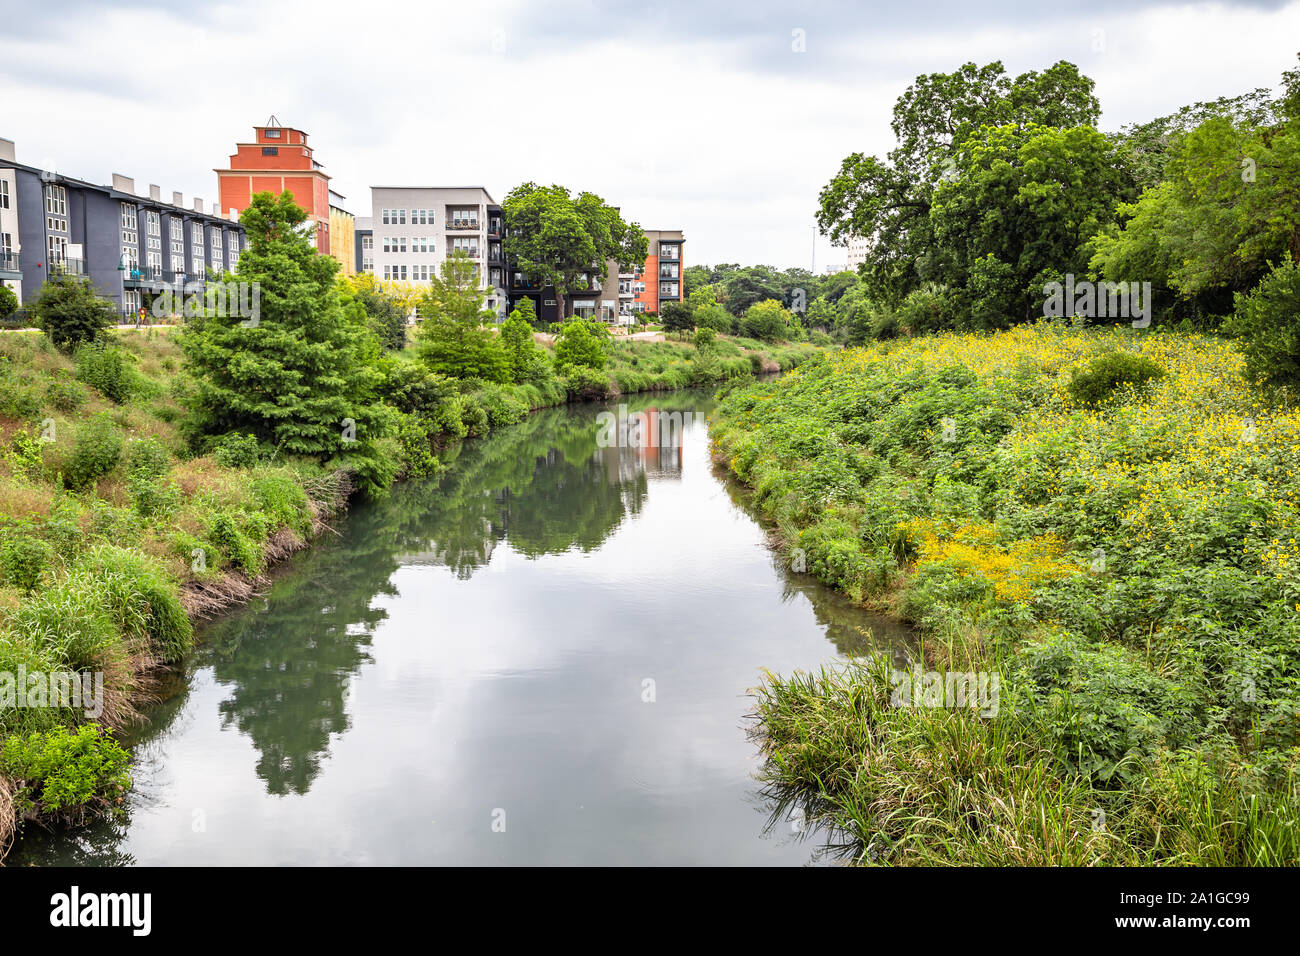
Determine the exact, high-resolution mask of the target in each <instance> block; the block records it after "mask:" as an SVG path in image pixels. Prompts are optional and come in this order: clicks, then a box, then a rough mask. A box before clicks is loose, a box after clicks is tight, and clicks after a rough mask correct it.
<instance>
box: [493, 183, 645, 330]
mask: <svg viewBox="0 0 1300 956" xmlns="http://www.w3.org/2000/svg"><path fill="white" fill-rule="evenodd" d="M501 208H502V211H503V212H504V215H505V226H506V238H505V242H504V243H503V245H504V251H505V254H506V256H507V257H508V258H509V259H510V260H511V261H513V262H514V263H515V267H516V268H517V269H518V270H519V271H520V272H523V273H524V274H525V275H527V276H528V277H529V278H530V279H532V280H533V281H535V282H538V283H541V284H542V285H551V286H554V287H555V291H556V295H557V296H558V298H559V301H560V315H561V316H565V315H567V309H568V305H567V303H566V297H567V296H569V295H571V294H572V293H574V292H581V291H586V290H588V289H591V288H594V286H595V284H596V283H598V282H599V281H600V280H601V279H602V278H603V277H604V275H605V272H606V264H607V262H608V261H609V260H611V259H612V260H615V261H616V262H618V264H619V265H620V266H621V267H622V268H625V269H631V268H633V267H634V266H638V265H641V264H643V263H644V262H645V259H646V251H647V240H646V237H645V233H644V232H642V231H641V227H640V226H638V225H637V224H636V223H634V222H633V223H629V222H625V221H624V219H623V217H622V216H621V215H619V211H618V209H617V208H616V207H614V206H611V205H609V204H608V203H606V202H605V200H603V199H601V198H600V197H599V196H597V195H596V194H595V193H590V192H583V193H579V194H578V195H577V196H573V195H571V194H570V193H569V190H568V189H565V188H564V187H563V186H538V185H537V184H536V183H524V184H523V185H521V186H516V187H515V188H514V189H512V190H511V191H510V194H509V195H508V196H506V200H505V202H504V203H503V204H502V207H501Z"/></svg>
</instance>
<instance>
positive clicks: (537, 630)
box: [7, 393, 906, 865]
mask: <svg viewBox="0 0 1300 956" xmlns="http://www.w3.org/2000/svg"><path fill="white" fill-rule="evenodd" d="M628 404H629V405H630V406H631V408H632V410H633V411H636V410H637V409H642V408H646V407H648V406H655V407H657V408H659V409H663V410H665V411H669V410H677V411H690V412H693V413H696V414H698V415H703V414H706V413H707V412H708V411H709V410H710V408H711V407H712V403H711V400H710V399H709V398H707V397H706V396H703V395H699V394H693V393H683V394H678V395H674V396H669V397H660V398H657V399H643V400H641V401H639V402H638V401H631V402H629V403H628ZM606 408H608V409H609V410H612V409H613V408H614V406H607V407H606V406H595V405H588V406H579V407H575V408H567V409H555V410H551V411H546V412H542V413H539V414H536V415H533V416H531V417H529V419H528V420H527V421H525V422H523V423H521V424H520V425H517V426H515V427H513V428H509V429H506V430H504V431H502V432H499V433H498V434H496V435H494V436H492V437H491V438H489V439H486V440H483V441H478V442H470V443H467V444H466V445H465V446H464V447H463V448H461V449H459V451H458V452H453V453H452V454H449V455H448V456H446V458H447V460H448V464H449V468H448V470H447V472H446V473H445V474H444V475H443V476H442V477H441V478H439V479H437V480H433V481H429V482H425V483H413V484H407V485H404V486H400V487H398V488H396V489H395V490H394V493H393V495H392V497H391V499H389V500H388V501H386V502H383V503H381V504H377V505H363V506H358V507H356V508H354V509H353V511H352V513H351V514H350V516H349V517H348V518H346V519H345V520H342V521H340V522H339V523H338V524H337V525H336V528H337V530H338V532H339V535H338V536H337V537H336V536H333V535H328V536H327V539H326V540H324V541H323V542H322V543H321V544H320V545H319V546H318V547H315V548H313V549H312V550H311V551H309V552H304V553H303V554H301V555H299V556H298V557H296V558H295V559H294V560H292V561H291V562H289V563H288V564H287V565H285V566H284V567H283V568H282V569H281V570H280V571H279V572H278V573H277V575H276V579H275V583H274V585H273V586H272V587H271V588H270V589H269V591H268V592H267V594H266V596H265V598H264V599H263V598H259V599H257V600H255V601H254V602H253V604H251V605H249V606H248V607H246V608H242V609H240V610H238V611H235V612H233V613H231V614H230V615H229V616H227V617H225V618H223V619H221V620H219V621H217V622H214V623H212V624H210V625H208V626H206V627H204V628H203V629H202V632H201V634H200V639H201V641H202V644H201V646H200V648H199V649H198V651H196V653H195V654H194V656H193V658H192V660H191V661H189V663H188V665H187V667H186V668H185V669H184V671H183V672H180V673H177V674H176V675H175V676H174V678H172V679H171V680H170V681H168V682H167V683H166V684H165V685H164V688H163V692H162V693H163V697H164V699H163V700H162V702H161V703H160V704H158V705H157V706H155V707H153V708H152V709H151V710H150V711H149V712H148V718H149V723H148V725H147V726H145V727H143V728H142V729H141V730H140V731H139V732H138V733H136V734H135V736H134V737H132V738H131V739H130V741H129V742H130V743H131V744H133V746H134V748H135V755H136V759H137V766H136V771H135V777H136V787H135V790H134V792H133V793H132V795H131V797H130V800H129V806H128V809H127V813H126V816H125V818H124V819H123V820H120V821H117V822H106V823H101V824H97V825H95V826H93V827H90V828H86V829H83V830H80V831H76V832H57V833H52V834H43V833H35V834H31V835H29V836H28V837H27V838H26V839H25V840H24V842H23V843H21V844H20V845H19V846H18V847H16V848H15V849H14V851H13V853H12V854H11V855H10V858H9V860H8V861H7V862H8V863H9V864H10V865H21V864H24V863H40V864H90V865H93V864H106V865H112V864H144V865H148V864H182V865H183V864H193V865H223V864H236V865H237V864H255V865H262V864H266V865H279V864H286V865H309V864H339V863H343V864H349V863H351V864H426V863H446V864H601V863H607V864H673V863H686V864H785V865H790V864H802V863H808V862H813V861H816V860H819V859H821V858H822V854H821V853H820V852H819V846H820V843H821V842H822V841H821V838H819V837H817V836H812V837H808V836H803V835H801V834H800V833H798V832H796V831H797V828H796V826H794V825H793V824H792V823H791V821H790V820H789V819H788V817H787V816H786V815H785V812H784V811H783V810H778V809H777V808H776V807H775V805H774V803H773V802H772V801H771V800H769V799H767V798H765V797H764V796H763V795H762V794H761V793H760V788H759V785H758V784H757V783H756V782H755V780H754V776H753V775H754V772H755V771H756V769H757V768H758V766H759V761H758V759H757V755H756V751H755V747H754V744H753V742H752V741H751V740H750V739H749V738H748V737H747V736H746V728H747V726H749V724H750V721H748V720H747V719H746V717H745V715H746V713H747V712H748V711H749V710H750V706H751V702H750V700H749V699H748V697H747V690H748V689H749V688H751V687H753V686H754V685H755V684H756V683H757V682H758V681H759V678H760V674H761V671H762V669H763V668H767V669H770V670H773V671H778V672H789V671H791V670H793V669H794V668H803V669H809V668H815V667H817V666H819V665H820V664H822V663H825V662H827V661H829V660H834V659H835V658H837V657H842V656H844V655H846V654H862V653H867V652H870V651H871V650H873V649H885V648H890V647H893V648H898V647H901V642H902V641H903V640H905V637H906V635H905V634H903V633H902V632H901V631H900V630H899V629H898V628H897V626H896V625H892V624H891V622H889V621H888V620H885V619H882V618H878V617H874V616H872V615H869V614H866V613H864V612H862V611H859V610H857V609H855V608H852V607H849V606H848V605H847V604H846V602H845V601H844V600H843V599H841V598H840V597H839V596H838V595H836V594H834V593H833V592H831V591H829V590H827V589H825V588H823V587H821V586H820V585H818V584H817V583H816V582H815V581H813V580H812V579H811V578H808V577H806V576H803V575H792V574H790V573H789V572H787V571H786V570H785V568H784V567H783V564H782V562H781V560H780V559H779V558H778V557H777V555H776V554H775V553H774V552H772V551H771V550H769V549H768V548H767V546H766V535H765V533H764V531H763V529H762V528H761V527H760V526H759V524H758V523H757V522H756V521H755V519H754V517H753V516H752V514H751V513H750V512H748V511H747V510H746V508H745V504H744V501H743V498H742V495H741V492H740V491H739V490H738V489H736V488H735V487H734V486H732V485H731V484H729V483H728V482H727V481H726V480H725V478H724V477H723V475H722V474H721V472H720V471H718V470H717V469H716V468H715V467H714V466H713V465H712V464H711V462H710V459H709V448H708V432H707V426H706V425H705V423H704V422H703V421H702V420H701V419H697V418H693V419H692V420H691V422H690V423H689V424H687V426H686V427H685V429H684V430H683V432H682V437H681V441H680V443H678V444H677V445H676V447H665V448H658V449H655V448H650V449H637V448H621V449H620V448H601V447H599V444H598V441H597V436H598V434H599V431H600V422H599V419H598V418H597V414H598V412H600V411H602V410H606Z"/></svg>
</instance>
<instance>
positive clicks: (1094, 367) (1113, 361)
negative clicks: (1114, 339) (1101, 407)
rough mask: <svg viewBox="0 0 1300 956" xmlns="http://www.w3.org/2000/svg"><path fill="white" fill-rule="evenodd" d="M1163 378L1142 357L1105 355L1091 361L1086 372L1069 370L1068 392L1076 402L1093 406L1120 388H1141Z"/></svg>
mask: <svg viewBox="0 0 1300 956" xmlns="http://www.w3.org/2000/svg"><path fill="white" fill-rule="evenodd" d="M1164 377H1165V370H1164V367H1163V366H1161V365H1160V363H1159V362H1157V361H1155V360H1154V359H1151V358H1148V357H1147V356H1145V355H1136V354H1134V353H1132V352H1107V353H1106V354H1104V355H1098V356H1096V357H1095V358H1093V359H1092V360H1091V361H1090V362H1089V363H1088V365H1087V366H1086V367H1085V368H1075V369H1071V370H1070V384H1069V386H1068V389H1069V392H1070V396H1071V397H1072V398H1073V399H1074V400H1075V401H1076V402H1079V403H1081V404H1084V405H1095V404H1097V403H1099V402H1103V401H1105V400H1106V399H1108V398H1110V397H1111V395H1112V394H1114V392H1115V391H1116V390H1117V389H1119V388H1121V387H1122V386H1131V387H1133V388H1141V387H1142V386H1143V385H1145V384H1147V383H1148V382H1154V381H1159V380H1160V379H1162V378H1164Z"/></svg>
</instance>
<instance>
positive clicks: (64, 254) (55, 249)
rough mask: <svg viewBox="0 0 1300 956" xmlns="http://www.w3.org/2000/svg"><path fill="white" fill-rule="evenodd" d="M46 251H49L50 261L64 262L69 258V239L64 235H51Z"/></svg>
mask: <svg viewBox="0 0 1300 956" xmlns="http://www.w3.org/2000/svg"><path fill="white" fill-rule="evenodd" d="M45 251H46V252H48V253H49V260H50V263H51V264H53V263H56V262H63V261H64V260H65V259H67V258H68V240H67V239H65V238H63V236H50V239H49V244H48V245H47V246H46V250H45Z"/></svg>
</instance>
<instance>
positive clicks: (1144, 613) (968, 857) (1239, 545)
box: [714, 325, 1300, 865]
mask: <svg viewBox="0 0 1300 956" xmlns="http://www.w3.org/2000/svg"><path fill="white" fill-rule="evenodd" d="M1241 368H1242V359H1241V356H1240V355H1239V354H1238V353H1237V352H1236V351H1235V350H1234V348H1233V346H1232V345H1231V344H1229V343H1227V342H1225V341H1223V340H1219V339H1215V338H1209V337H1199V336H1194V335H1182V334H1175V333H1168V332H1163V331H1149V332H1148V331H1139V330H1130V329H1124V330H1112V331H1101V330H1091V331H1089V330H1070V329H1065V328H1061V327H1059V326H1048V325H1041V326H1038V327H1022V328H1018V329H1015V330H1013V331H1010V332H1004V333H998V334H994V335H988V336H956V335H944V336H936V337H931V338H920V339H915V340H910V341H907V342H903V343H896V344H889V343H881V344H879V345H877V346H875V347H872V348H866V349H861V350H852V351H847V352H840V353H833V354H829V355H827V356H825V357H824V358H820V359H817V360H815V361H813V362H810V363H807V364H805V365H803V366H801V367H800V368H799V369H797V370H796V371H795V372H793V373H792V374H790V375H787V376H784V377H782V378H781V379H780V380H779V381H776V382H765V383H761V384H756V385H750V386H748V387H743V388H738V389H736V390H733V391H732V392H731V393H730V394H729V395H728V396H727V397H726V398H725V399H724V401H723V403H722V405H721V407H720V408H719V410H718V413H717V419H718V421H717V424H716V425H715V428H714V438H715V441H716V443H717V448H718V453H719V455H720V456H721V457H723V458H725V460H726V461H727V462H728V464H729V467H730V469H731V470H732V471H733V472H734V473H735V474H736V475H737V476H738V477H739V478H740V479H741V480H743V481H744V482H746V483H747V484H749V485H750V486H752V487H753V489H754V491H755V494H756V500H757V502H758V504H759V506H760V507H761V508H762V509H763V510H764V511H765V512H766V513H767V514H768V515H770V516H771V517H772V518H773V519H774V520H775V521H776V522H777V524H778V525H779V527H780V529H781V532H782V536H783V538H784V540H785V542H786V543H787V545H788V546H789V548H790V549H791V554H792V556H793V560H795V561H798V562H801V564H797V565H796V567H800V566H806V568H807V570H808V571H809V572H811V573H813V574H816V575H817V576H818V577H819V578H821V579H822V580H824V581H826V582H827V583H829V584H832V585H834V586H836V587H839V588H841V589H843V590H844V591H846V592H847V593H849V594H850V595H852V596H853V597H854V598H856V599H859V600H862V601H867V602H872V603H879V604H881V605H884V606H887V607H889V608H891V609H893V610H895V611H896V612H898V613H900V614H902V615H903V616H904V617H906V618H908V619H910V620H912V621H914V622H916V623H917V624H918V625H919V626H920V627H921V630H922V633H923V634H925V635H926V642H925V647H924V655H923V656H924V660H923V661H917V662H916V663H915V665H914V669H913V671H911V672H902V673H900V672H896V671H893V670H892V669H890V668H889V667H888V666H887V665H885V664H882V663H880V662H858V663H854V664H850V665H846V666H842V667H828V668H827V669H825V670H824V671H823V672H822V673H820V674H817V675H802V674H801V675H790V676H782V677H776V676H774V677H771V678H770V679H769V680H768V682H767V683H766V684H765V686H764V687H762V688H761V689H760V690H759V692H758V695H757V702H758V703H757V711H758V716H759V718H760V728H761V729H760V731H759V739H760V740H761V741H762V745H763V747H764V749H765V751H766V753H767V755H768V757H769V760H768V763H767V769H766V771H765V773H766V776H767V778H768V780H769V782H770V784H771V785H772V787H773V789H774V792H776V793H778V794H779V795H780V797H781V798H782V799H785V800H788V801H790V802H792V803H797V804H798V805H800V806H801V807H802V809H803V810H804V812H806V813H807V814H808V816H809V817H810V818H816V819H819V820H821V821H822V822H823V823H825V824H828V825H830V826H833V827H835V828H839V829H840V830H843V831H846V832H847V833H848V834H849V836H850V838H851V839H850V841H849V842H850V844H851V845H852V847H853V849H852V855H853V857H854V858H855V859H857V860H858V861H860V862H871V861H880V862H889V863H926V862H961V863H1018V864H1065V865H1088V864H1095V863H1109V864H1120V863H1148V862H1149V863H1166V864H1227V865H1274V864H1294V863H1296V862H1300V792H1298V790H1297V787H1298V784H1297V777H1296V769H1297V762H1298V759H1300V748H1298V744H1300V709H1298V708H1300V694H1298V693H1297V692H1298V691H1300V549H1298V547H1297V542H1296V539H1297V535H1298V529H1297V526H1298V525H1300V502H1298V501H1297V496H1298V495H1300V413H1297V412H1296V411H1295V410H1294V409H1291V410H1288V409H1286V408H1284V407H1283V406H1282V405H1281V404H1279V403H1277V402H1275V401H1273V400H1270V399H1269V398H1267V397H1266V396H1265V395H1264V394H1263V393H1262V392H1260V391H1258V390H1256V389H1254V388H1252V387H1250V386H1248V385H1247V383H1246V382H1245V381H1244V380H1243V377H1242V375H1241ZM976 675H980V676H983V677H984V678H986V679H987V678H989V677H992V678H994V680H995V681H996V683H995V684H993V686H995V687H996V691H997V693H996V695H995V699H994V702H993V703H994V706H993V707H992V708H989V707H987V706H985V705H987V703H988V701H986V700H981V701H978V702H976V703H973V702H972V700H971V699H969V698H970V696H971V695H970V694H967V697H968V699H967V700H966V701H964V702H963V701H961V700H959V699H956V698H958V697H960V696H961V691H962V689H963V686H964V688H965V689H966V690H968V691H969V690H970V689H971V688H972V687H974V684H973V682H972V681H971V678H974V677H975V676H976ZM954 677H956V678H959V679H957V680H954ZM963 677H965V678H966V680H965V682H963V680H962V679H960V678H963ZM988 683H992V682H988ZM985 686H987V684H986V685H985ZM954 690H955V691H956V693H954ZM976 704H978V706H977V705H976ZM990 709H991V710H992V711H993V713H991V714H990V713H989V710H990Z"/></svg>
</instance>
